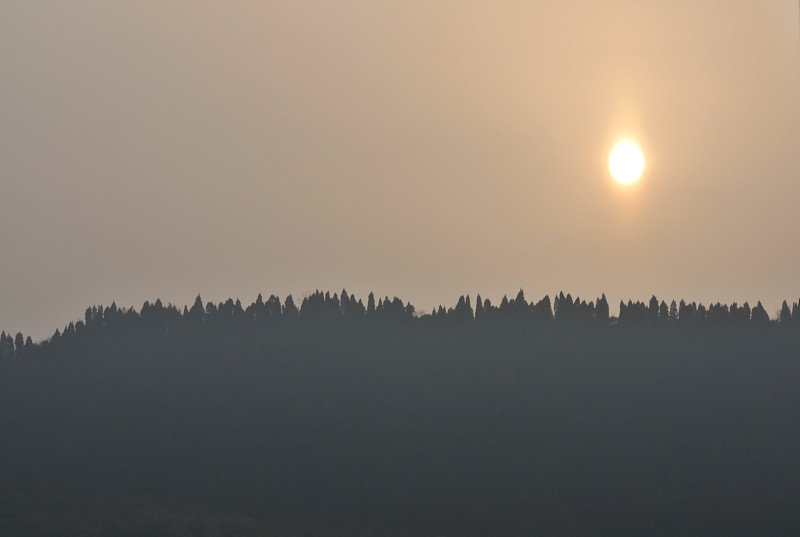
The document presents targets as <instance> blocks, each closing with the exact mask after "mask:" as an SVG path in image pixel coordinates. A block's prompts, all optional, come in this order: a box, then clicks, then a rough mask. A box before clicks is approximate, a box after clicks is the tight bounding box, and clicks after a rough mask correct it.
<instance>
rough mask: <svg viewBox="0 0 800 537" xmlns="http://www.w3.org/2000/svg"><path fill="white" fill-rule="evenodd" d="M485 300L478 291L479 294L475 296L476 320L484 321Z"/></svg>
mask: <svg viewBox="0 0 800 537" xmlns="http://www.w3.org/2000/svg"><path fill="white" fill-rule="evenodd" d="M483 311H484V310H483V301H482V300H481V295H480V293H478V296H477V297H475V320H476V321H483V320H484V313H483Z"/></svg>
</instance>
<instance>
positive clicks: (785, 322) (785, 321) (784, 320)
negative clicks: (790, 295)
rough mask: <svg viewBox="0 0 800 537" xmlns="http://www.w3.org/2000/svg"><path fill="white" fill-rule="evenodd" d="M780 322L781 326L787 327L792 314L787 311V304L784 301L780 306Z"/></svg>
mask: <svg viewBox="0 0 800 537" xmlns="http://www.w3.org/2000/svg"><path fill="white" fill-rule="evenodd" d="M780 321H781V324H782V325H788V324H789V323H790V322H792V312H791V311H790V310H789V304H787V303H786V301H785V300H784V301H783V304H781V314H780Z"/></svg>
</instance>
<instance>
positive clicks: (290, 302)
mask: <svg viewBox="0 0 800 537" xmlns="http://www.w3.org/2000/svg"><path fill="white" fill-rule="evenodd" d="M299 313H300V312H299V311H298V310H297V306H295V305H294V299H293V298H292V295H287V296H286V300H285V301H284V303H283V316H284V317H286V318H288V319H293V318H295V317H297V316H298V315H299Z"/></svg>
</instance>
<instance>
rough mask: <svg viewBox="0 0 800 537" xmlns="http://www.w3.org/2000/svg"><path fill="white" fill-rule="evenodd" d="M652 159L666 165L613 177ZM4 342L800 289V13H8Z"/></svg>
mask: <svg viewBox="0 0 800 537" xmlns="http://www.w3.org/2000/svg"><path fill="white" fill-rule="evenodd" d="M623 137H630V138H633V139H635V140H637V141H638V142H639V144H640V146H641V148H642V150H643V151H644V153H645V158H646V161H647V167H646V170H645V174H644V175H643V177H642V179H641V180H640V181H639V182H638V183H637V184H636V185H635V186H633V187H632V188H631V187H627V188H625V187H621V186H619V185H617V184H616V183H615V182H614V181H613V180H612V178H611V177H610V175H609V173H608V169H607V159H608V155H609V152H610V150H611V149H612V147H613V145H614V142H615V141H616V140H618V139H619V138H623ZM0 186H2V189H0V226H2V234H0V251H2V254H1V255H0V271H1V272H0V273H1V274H2V279H1V280H0V328H3V329H5V330H6V331H13V332H16V331H17V330H22V331H23V332H25V333H26V334H27V333H32V334H33V336H34V337H35V338H37V339H38V338H42V337H46V336H48V335H49V334H51V333H52V332H53V331H54V330H55V328H57V327H63V326H64V325H65V324H66V323H67V322H69V321H70V320H77V319H79V318H81V317H82V315H83V310H84V309H85V308H86V307H87V306H90V305H92V304H98V303H103V304H106V305H108V304H110V303H111V301H112V300H116V302H117V305H119V306H131V305H133V306H135V307H136V308H137V309H138V308H139V307H140V306H141V304H142V302H144V301H145V300H151V301H152V300H154V299H155V298H156V297H161V298H162V299H163V300H164V301H171V302H173V303H177V304H180V305H183V304H186V303H191V302H192V301H193V299H194V297H195V295H196V294H197V293H201V294H202V296H203V298H204V299H205V300H213V301H219V300H222V299H225V298H227V297H229V296H232V297H240V298H241V299H242V301H243V302H247V303H249V302H251V301H252V300H253V299H254V298H255V296H256V295H257V294H258V293H259V292H262V293H265V294H270V293H276V294H279V295H280V296H281V297H282V298H283V297H284V296H285V295H286V294H288V293H292V294H294V296H295V298H301V297H302V295H303V294H305V293H308V292H311V291H313V290H314V289H316V288H321V289H329V290H331V291H334V290H340V289H341V288H342V287H346V288H347V290H348V291H349V292H354V293H356V294H357V295H359V296H365V295H366V294H367V293H368V292H369V291H370V290H374V291H375V292H376V294H378V295H380V296H383V295H385V294H386V295H389V296H390V297H391V296H394V295H397V296H400V297H401V298H403V299H405V300H410V301H411V302H412V303H414V304H416V305H417V307H418V309H423V310H429V309H430V308H431V307H432V306H435V305H438V304H439V303H444V304H449V305H454V304H455V302H456V300H457V298H458V296H459V295H460V294H462V293H470V294H471V295H472V296H473V297H474V295H475V293H478V292H479V293H481V294H482V295H483V296H484V297H488V298H491V299H492V300H493V301H497V300H499V299H500V298H502V296H503V294H504V293H509V294H515V293H516V292H517V290H518V289H519V288H520V287H522V288H524V289H525V291H526V294H527V296H528V298H537V299H538V298H540V297H541V296H543V295H544V294H550V295H551V296H552V295H553V294H554V293H557V292H558V291H559V290H561V289H563V290H564V291H565V292H567V291H570V292H572V294H573V296H575V295H576V294H577V295H580V296H581V297H583V298H587V299H594V298H595V297H596V296H599V295H600V294H601V293H603V292H605V293H606V294H607V296H608V297H609V300H610V301H611V302H612V313H613V311H614V310H616V307H615V304H617V303H618V301H619V299H620V298H624V299H625V300H627V299H628V298H633V299H634V300H635V299H647V298H649V297H650V295H651V294H652V293H656V294H657V295H658V296H659V297H660V298H665V299H667V301H669V299H671V298H673V297H674V298H676V299H680V298H681V297H685V298H687V299H692V300H697V301H703V302H705V303H708V302H709V301H710V300H715V301H716V300H719V301H725V302H731V301H733V300H736V301H739V302H740V303H741V302H743V301H744V300H749V301H750V302H751V304H754V303H755V301H757V300H759V299H760V300H762V301H763V302H764V304H765V306H766V307H767V309H768V311H769V313H770V314H771V315H773V314H774V312H775V310H776V309H777V308H778V306H779V305H780V301H781V300H783V299H784V298H786V299H792V300H797V299H798V297H800V210H799V209H798V203H799V202H800V16H799V15H798V3H797V1H796V0H786V1H782V0H771V1H769V2H757V1H755V0H745V1H741V0H739V1H732V0H705V1H704V0H692V1H674V2H665V1H663V0H658V1H643V0H636V1H633V0H631V1H610V2H561V1H538V2H537V1H492V2H486V1H480V2H478V1H469V0H437V1H430V0H421V1H411V0H404V1H393V0H386V1H380V2H377V1H375V0H364V1H356V0H337V1H336V2H332V1H331V2H322V1H316V2H308V1H303V0H287V1H281V2H276V1H266V0H258V1H256V0H239V1H235V2H230V1H227V2H223V1H201V0H157V1H156V0H130V1H123V0H118V1H108V0H70V1H68V2H67V1H60V0H50V1H37V0H0Z"/></svg>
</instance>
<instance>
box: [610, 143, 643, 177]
mask: <svg viewBox="0 0 800 537" xmlns="http://www.w3.org/2000/svg"><path fill="white" fill-rule="evenodd" d="M608 168H609V170H611V175H612V176H613V177H614V179H616V180H617V181H618V182H620V183H622V184H624V185H630V184H632V183H635V182H636V181H637V180H638V179H639V177H641V176H642V172H643V171H644V155H643V154H642V151H641V149H639V146H637V145H636V144H635V143H634V142H632V141H630V140H624V141H622V142H619V143H618V144H617V145H616V146H614V150H613V151H611V156H610V157H609V158H608Z"/></svg>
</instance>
